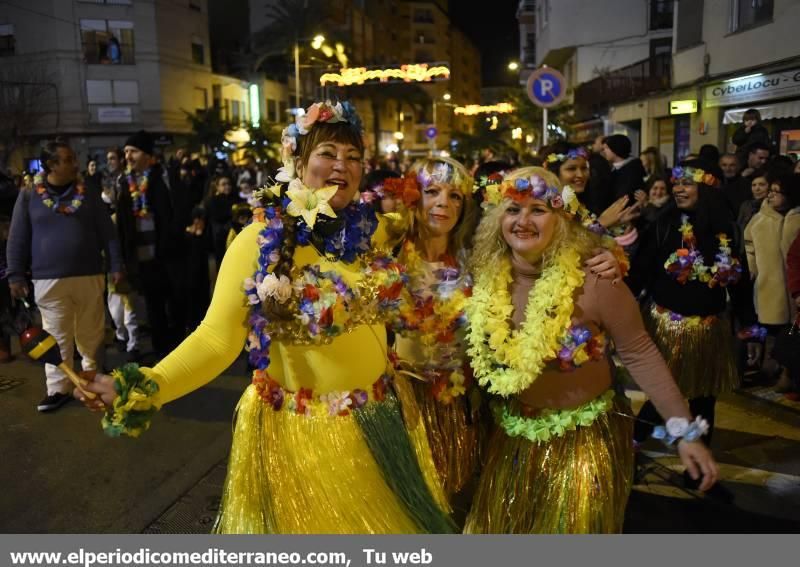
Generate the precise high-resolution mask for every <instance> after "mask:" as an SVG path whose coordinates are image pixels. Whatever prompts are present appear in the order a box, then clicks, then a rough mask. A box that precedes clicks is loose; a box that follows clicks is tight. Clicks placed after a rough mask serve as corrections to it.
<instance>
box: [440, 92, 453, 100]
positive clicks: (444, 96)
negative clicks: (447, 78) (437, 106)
mask: <svg viewBox="0 0 800 567" xmlns="http://www.w3.org/2000/svg"><path fill="white" fill-rule="evenodd" d="M442 98H443V99H444V100H450V99H451V98H453V97H451V96H450V93H444V95H442Z"/></svg>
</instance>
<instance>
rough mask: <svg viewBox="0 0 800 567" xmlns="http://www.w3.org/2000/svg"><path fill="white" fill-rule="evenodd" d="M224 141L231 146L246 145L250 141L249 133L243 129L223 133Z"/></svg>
mask: <svg viewBox="0 0 800 567" xmlns="http://www.w3.org/2000/svg"><path fill="white" fill-rule="evenodd" d="M225 139H226V140H227V141H228V142H231V143H233V144H246V143H247V142H249V141H250V133H249V132H248V131H247V130H245V129H244V128H234V129H233V130H228V131H227V132H225Z"/></svg>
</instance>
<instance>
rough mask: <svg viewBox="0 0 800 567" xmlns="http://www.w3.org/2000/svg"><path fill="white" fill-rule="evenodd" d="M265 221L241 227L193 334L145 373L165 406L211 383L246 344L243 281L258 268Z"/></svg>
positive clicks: (247, 308)
mask: <svg viewBox="0 0 800 567" xmlns="http://www.w3.org/2000/svg"><path fill="white" fill-rule="evenodd" d="M263 228H264V225H263V224H262V223H253V224H251V225H250V226H248V227H246V228H245V229H244V230H242V232H241V233H239V235H238V236H237V237H236V239H235V240H234V241H233V244H232V245H231V247H230V248H229V249H228V251H227V252H225V258H224V260H223V261H222V266H221V267H220V270H219V276H218V277H217V283H216V287H215V288H214V297H213V298H212V299H211V305H210V306H209V308H208V311H207V312H206V316H205V318H204V319H203V322H202V323H200V326H198V327H197V329H196V330H195V332H194V333H192V334H191V335H189V336H188V337H187V338H186V340H184V341H183V342H182V343H181V344H180V345H179V346H178V348H176V349H175V350H174V351H172V352H171V353H170V354H169V355H168V356H167V357H166V358H164V359H163V360H162V361H161V362H159V363H158V364H157V365H156V366H155V367H154V368H152V369H150V368H143V369H142V371H143V372H144V374H145V375H147V376H148V377H149V378H152V379H154V380H155V381H156V382H157V383H158V385H159V394H158V400H159V401H160V402H161V403H162V404H164V403H167V402H170V401H172V400H174V399H176V398H179V397H181V396H184V395H186V394H188V393H189V392H191V391H193V390H196V389H197V388H200V387H201V386H203V385H205V384H207V383H208V382H210V381H211V380H213V379H214V378H216V377H217V376H219V375H220V374H221V373H222V371H224V370H225V369H226V368H228V367H229V366H230V365H231V364H232V363H233V361H234V360H236V357H237V356H239V353H240V352H241V351H242V348H243V347H244V342H245V339H246V338H247V333H248V331H249V328H248V325H247V319H248V315H249V311H250V309H249V305H248V304H247V299H246V297H245V293H244V280H245V279H246V278H249V277H252V276H253V274H254V273H255V271H256V269H257V268H258V255H259V248H258V243H257V238H258V234H259V233H260V232H261V231H262V230H263Z"/></svg>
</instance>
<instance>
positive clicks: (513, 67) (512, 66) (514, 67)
mask: <svg viewBox="0 0 800 567" xmlns="http://www.w3.org/2000/svg"><path fill="white" fill-rule="evenodd" d="M518 69H519V63H517V62H516V61H512V62H511V63H509V64H508V70H509V71H516V70H518Z"/></svg>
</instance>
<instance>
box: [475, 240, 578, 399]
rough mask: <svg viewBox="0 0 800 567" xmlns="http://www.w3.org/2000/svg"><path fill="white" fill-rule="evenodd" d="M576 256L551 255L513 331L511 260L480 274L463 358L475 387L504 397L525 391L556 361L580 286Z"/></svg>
mask: <svg viewBox="0 0 800 567" xmlns="http://www.w3.org/2000/svg"><path fill="white" fill-rule="evenodd" d="M580 266H581V261H580V254H579V253H578V251H577V250H576V249H575V248H574V247H571V246H566V247H565V248H563V249H562V250H560V251H559V253H558V254H556V255H555V260H554V261H553V263H552V264H550V265H549V266H547V267H546V268H545V270H544V272H543V273H542V275H541V277H540V278H539V280H538V281H537V282H536V285H534V286H533V287H532V288H531V290H530V292H529V294H528V304H527V307H526V308H525V321H524V323H523V324H522V325H521V326H520V328H519V329H517V330H515V331H512V330H511V329H510V326H509V320H510V319H511V315H512V313H513V312H514V305H513V303H512V301H511V292H510V291H509V289H510V285H511V283H512V281H513V274H512V267H511V260H510V259H508V258H504V259H503V261H502V263H501V265H500V266H499V268H498V269H497V270H495V271H489V270H487V271H485V272H484V273H483V274H481V275H480V276H479V277H478V279H477V281H476V285H475V287H474V289H473V296H472V299H471V300H470V302H469V303H468V304H467V316H468V318H469V323H470V328H469V331H468V332H467V340H468V343H469V347H468V349H467V354H468V355H469V356H470V357H471V359H472V367H473V370H474V372H475V376H476V378H477V379H478V382H479V383H480V384H481V385H482V386H488V389H489V391H490V392H492V393H495V394H500V395H503V396H508V395H510V394H517V393H519V392H522V391H523V390H525V389H526V388H528V387H529V386H530V385H531V384H532V383H533V382H534V381H535V380H536V379H537V378H538V377H539V375H540V374H541V373H542V370H543V369H544V366H545V364H546V363H547V361H548V360H552V359H554V358H557V355H558V352H559V350H560V348H562V347H563V344H564V338H565V335H566V334H567V333H569V331H570V328H571V322H572V312H573V309H574V300H573V295H574V293H575V290H576V289H578V288H580V287H581V286H582V285H583V281H584V272H583V270H582V269H581V267H580Z"/></svg>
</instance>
